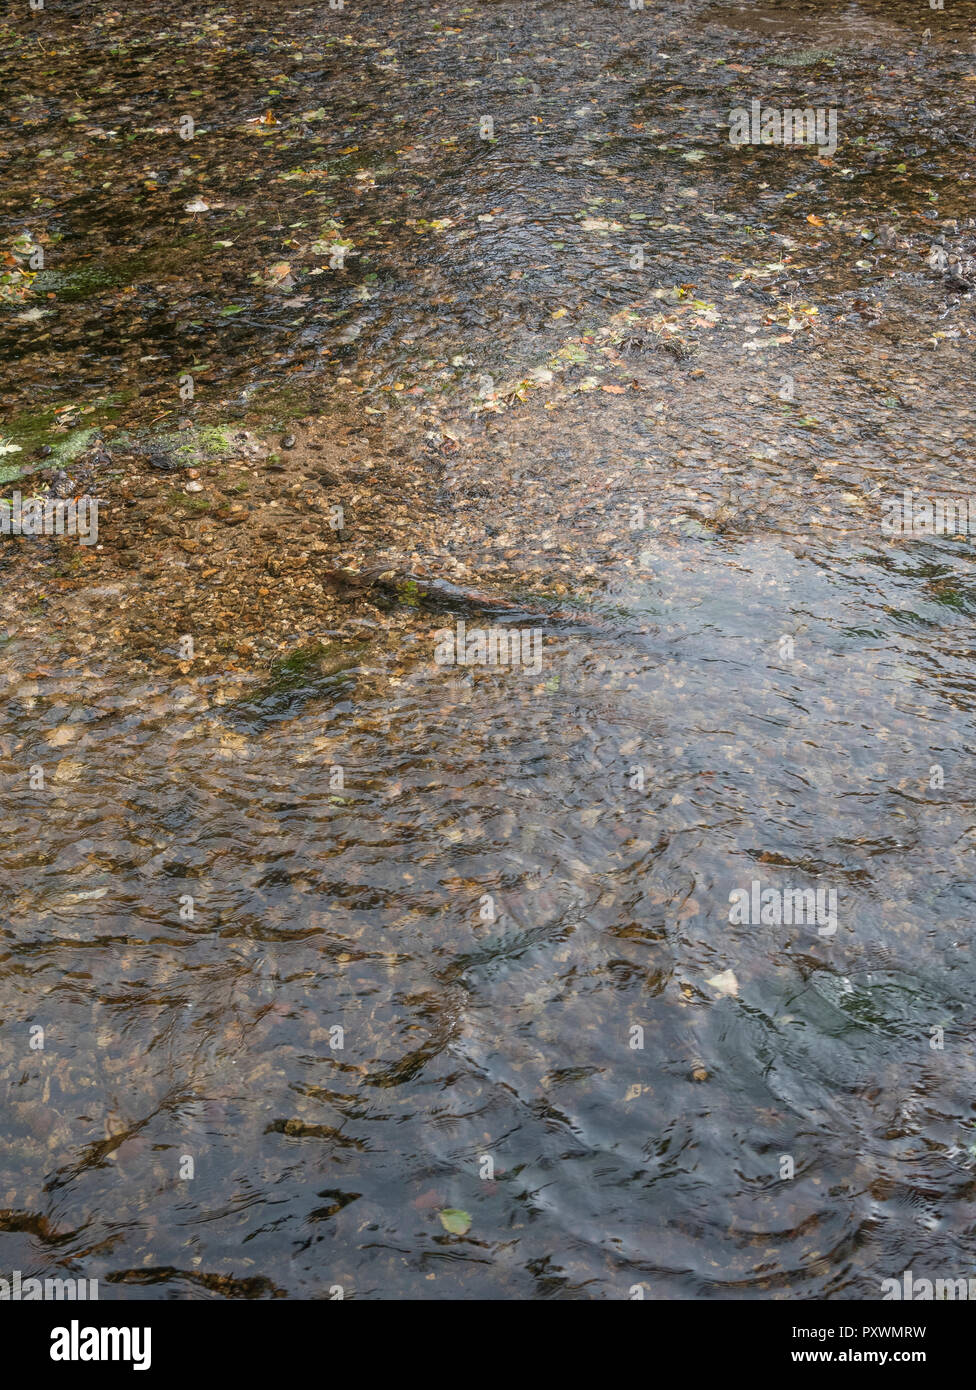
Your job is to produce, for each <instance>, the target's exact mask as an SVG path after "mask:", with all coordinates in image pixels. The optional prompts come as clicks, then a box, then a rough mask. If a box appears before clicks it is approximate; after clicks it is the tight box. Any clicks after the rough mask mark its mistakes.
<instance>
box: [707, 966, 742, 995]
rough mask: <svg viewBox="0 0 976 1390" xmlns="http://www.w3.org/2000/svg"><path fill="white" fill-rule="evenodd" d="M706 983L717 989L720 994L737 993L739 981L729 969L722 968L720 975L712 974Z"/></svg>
mask: <svg viewBox="0 0 976 1390" xmlns="http://www.w3.org/2000/svg"><path fill="white" fill-rule="evenodd" d="M708 984H709V985H710V986H711V987H712V989H714V990H717V991H718V993H719V995H720V996H722V995H726V994H731V995H736V994H738V993H739V981H738V980H737V979H736V978H735V975H734V974H733V973H732V971H731V970H723V971H722V973H721V974H720V975H713V976H712V978H711V979H710V980H709V981H708Z"/></svg>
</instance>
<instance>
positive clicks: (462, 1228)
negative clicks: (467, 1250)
mask: <svg viewBox="0 0 976 1390" xmlns="http://www.w3.org/2000/svg"><path fill="white" fill-rule="evenodd" d="M440 1218H441V1225H442V1226H443V1227H444V1230H445V1231H450V1233H451V1235H452V1236H464V1235H467V1233H468V1231H470V1229H471V1217H470V1216H469V1215H468V1213H467V1212H466V1211H459V1210H458V1209H457V1208H456V1207H446V1208H445V1210H444V1211H442V1212H441V1213H440Z"/></svg>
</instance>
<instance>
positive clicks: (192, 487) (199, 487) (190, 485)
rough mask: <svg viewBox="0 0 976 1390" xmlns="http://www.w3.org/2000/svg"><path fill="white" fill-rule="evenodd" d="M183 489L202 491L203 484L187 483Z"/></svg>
mask: <svg viewBox="0 0 976 1390" xmlns="http://www.w3.org/2000/svg"><path fill="white" fill-rule="evenodd" d="M185 491H186V492H202V491H203V484H202V483H187V485H186V488H185Z"/></svg>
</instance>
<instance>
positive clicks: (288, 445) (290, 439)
mask: <svg viewBox="0 0 976 1390" xmlns="http://www.w3.org/2000/svg"><path fill="white" fill-rule="evenodd" d="M296 442H297V441H296V439H295V436H294V435H293V434H286V435H285V437H284V439H283V440H282V441H281V447H282V448H283V449H294V447H295V444H296Z"/></svg>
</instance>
